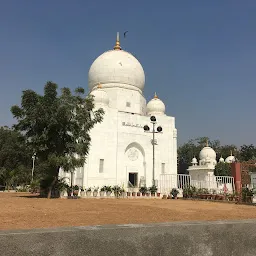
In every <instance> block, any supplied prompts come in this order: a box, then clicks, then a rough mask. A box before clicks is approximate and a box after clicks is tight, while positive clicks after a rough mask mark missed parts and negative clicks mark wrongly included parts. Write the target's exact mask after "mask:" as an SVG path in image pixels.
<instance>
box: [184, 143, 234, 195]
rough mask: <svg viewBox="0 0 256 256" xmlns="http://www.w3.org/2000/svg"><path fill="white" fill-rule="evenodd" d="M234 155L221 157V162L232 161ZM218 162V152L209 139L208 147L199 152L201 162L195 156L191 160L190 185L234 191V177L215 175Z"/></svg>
mask: <svg viewBox="0 0 256 256" xmlns="http://www.w3.org/2000/svg"><path fill="white" fill-rule="evenodd" d="M233 159H235V158H234V156H232V153H231V156H229V157H227V158H226V160H225V161H224V159H223V158H222V157H221V158H220V159H219V162H221V163H224V162H226V163H231V162H232V161H233ZM216 164H217V161H216V152H215V151H214V150H213V149H212V148H211V147H209V145H208V141H207V143H206V147H204V148H203V149H202V150H201V151H200V154H199V163H198V161H197V159H196V157H194V158H193V159H192V161H191V166H189V168H188V171H189V175H190V177H191V179H190V185H192V186H195V187H197V188H206V189H209V190H216V192H220V191H223V190H226V191H232V190H233V177H228V176H215V175H214V169H215V166H216Z"/></svg>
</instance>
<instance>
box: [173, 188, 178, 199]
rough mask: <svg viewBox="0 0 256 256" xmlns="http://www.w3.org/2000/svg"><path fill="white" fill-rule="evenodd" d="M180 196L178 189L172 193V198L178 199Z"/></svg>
mask: <svg viewBox="0 0 256 256" xmlns="http://www.w3.org/2000/svg"><path fill="white" fill-rule="evenodd" d="M178 194H179V191H178V189H176V188H173V189H172V191H171V195H172V198H173V199H177V196H178Z"/></svg>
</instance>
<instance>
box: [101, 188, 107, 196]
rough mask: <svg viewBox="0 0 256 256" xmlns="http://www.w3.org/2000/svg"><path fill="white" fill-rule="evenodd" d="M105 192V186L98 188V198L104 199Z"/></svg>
mask: <svg viewBox="0 0 256 256" xmlns="http://www.w3.org/2000/svg"><path fill="white" fill-rule="evenodd" d="M105 191H106V186H103V187H101V188H100V197H104V195H105Z"/></svg>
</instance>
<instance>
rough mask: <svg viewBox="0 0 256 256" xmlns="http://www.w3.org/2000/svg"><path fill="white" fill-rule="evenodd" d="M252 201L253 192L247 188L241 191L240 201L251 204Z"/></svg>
mask: <svg viewBox="0 0 256 256" xmlns="http://www.w3.org/2000/svg"><path fill="white" fill-rule="evenodd" d="M252 199H253V191H252V189H249V188H243V189H242V200H243V202H245V203H250V204H251V203H252Z"/></svg>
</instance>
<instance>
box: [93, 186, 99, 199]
mask: <svg viewBox="0 0 256 256" xmlns="http://www.w3.org/2000/svg"><path fill="white" fill-rule="evenodd" d="M98 191H99V187H93V192H92V193H93V196H94V197H97V195H98Z"/></svg>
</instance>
